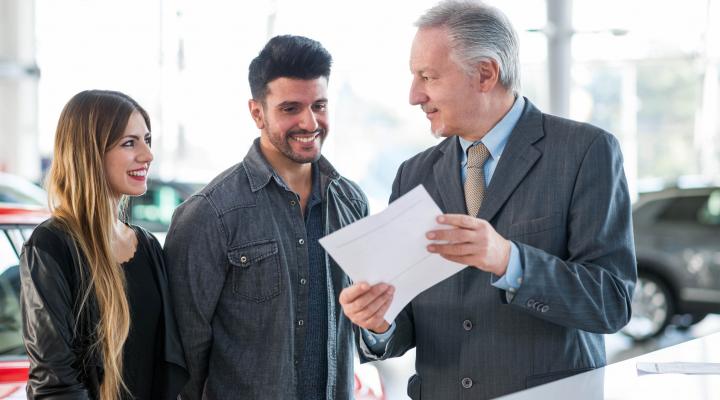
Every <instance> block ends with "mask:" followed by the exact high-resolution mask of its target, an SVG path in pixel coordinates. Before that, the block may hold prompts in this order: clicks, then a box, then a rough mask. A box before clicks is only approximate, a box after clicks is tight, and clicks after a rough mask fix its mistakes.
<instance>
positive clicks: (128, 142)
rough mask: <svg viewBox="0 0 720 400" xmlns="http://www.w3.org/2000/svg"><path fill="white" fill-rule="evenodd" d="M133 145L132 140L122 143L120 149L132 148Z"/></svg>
mask: <svg viewBox="0 0 720 400" xmlns="http://www.w3.org/2000/svg"><path fill="white" fill-rule="evenodd" d="M134 144H135V141H134V140H128V141H127V142H123V144H122V147H132V146H133V145H134Z"/></svg>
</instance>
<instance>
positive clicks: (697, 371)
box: [637, 362, 720, 375]
mask: <svg viewBox="0 0 720 400" xmlns="http://www.w3.org/2000/svg"><path fill="white" fill-rule="evenodd" d="M637 369H638V371H639V372H640V373H641V374H689V375H715V374H720V363H707V362H661V363H652V362H639V363H637Z"/></svg>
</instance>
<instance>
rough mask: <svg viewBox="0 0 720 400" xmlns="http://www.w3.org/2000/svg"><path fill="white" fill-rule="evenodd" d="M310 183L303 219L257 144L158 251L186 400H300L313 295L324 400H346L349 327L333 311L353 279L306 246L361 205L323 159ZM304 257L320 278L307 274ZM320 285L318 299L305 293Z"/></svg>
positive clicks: (188, 210)
mask: <svg viewBox="0 0 720 400" xmlns="http://www.w3.org/2000/svg"><path fill="white" fill-rule="evenodd" d="M313 177H314V184H313V191H314V193H315V195H316V196H319V200H320V203H319V206H320V207H321V208H320V209H318V206H317V205H315V206H313V204H317V200H318V198H317V197H316V198H315V200H316V201H313V199H312V198H311V200H310V202H309V204H308V211H309V215H308V219H307V220H306V219H305V217H304V216H303V213H301V210H300V207H301V206H300V202H299V200H298V196H297V195H296V194H295V193H293V192H292V191H291V190H289V189H288V187H287V186H286V185H285V184H284V183H283V181H282V179H281V178H280V177H279V176H278V175H277V174H275V172H274V171H273V170H272V167H271V166H270V164H268V162H267V161H266V159H265V158H264V157H263V155H262V153H261V152H260V144H259V140H256V141H255V143H254V144H253V146H252V147H251V149H250V151H249V152H248V154H247V155H246V156H245V159H244V160H243V161H242V162H241V163H240V164H237V165H235V166H234V167H232V168H230V169H228V170H227V171H225V172H223V173H222V174H220V175H219V176H218V177H217V178H215V179H214V180H213V181H212V182H211V183H210V184H208V185H207V186H206V187H205V188H204V189H202V190H201V191H200V192H198V193H197V194H195V195H193V196H192V197H191V198H190V199H188V200H187V201H186V202H185V203H183V204H182V205H181V206H180V207H178V209H177V210H176V211H175V214H174V216H173V220H172V224H171V226H170V230H169V232H168V236H167V239H166V241H165V252H166V257H167V261H168V269H169V274H168V275H169V281H170V289H171V295H172V299H173V305H174V307H175V311H176V317H177V320H178V325H179V329H180V335H181V338H182V342H183V345H184V348H185V352H186V358H187V363H188V369H189V371H190V376H191V377H190V382H189V383H188V384H187V385H186V386H185V388H184V389H183V391H182V398H183V399H218V400H220V399H223V400H224V399H278V400H279V399H298V398H301V397H302V395H301V393H300V392H298V390H302V393H307V392H306V391H307V390H308V387H307V385H300V384H298V380H299V379H308V378H312V377H311V376H309V375H308V374H307V371H303V370H302V369H304V368H308V366H307V365H306V364H307V363H306V361H307V360H309V359H310V360H312V359H314V360H315V361H313V362H317V360H318V357H317V354H313V355H312V356H314V357H310V358H308V357H306V356H305V354H304V352H305V349H306V346H307V348H316V349H317V343H314V346H313V341H312V340H308V338H307V332H308V331H307V329H308V328H310V329H312V328H313V326H314V327H315V328H317V327H318V326H322V324H318V323H312V321H313V320H317V318H312V315H310V314H311V313H310V311H311V308H312V307H313V305H312V304H311V301H313V299H314V300H315V301H314V303H313V304H315V307H316V306H317V304H323V303H324V305H325V307H326V308H327V310H326V313H325V314H326V316H327V324H326V325H325V326H326V328H327V334H326V335H325V336H326V337H327V340H326V348H325V350H326V351H325V354H323V355H322V357H324V358H325V361H326V363H322V362H319V363H320V364H321V365H320V367H323V368H326V369H327V380H326V388H325V390H324V393H325V398H327V399H350V398H352V389H353V383H354V381H353V341H352V326H351V323H350V321H349V320H348V319H347V317H345V315H344V314H343V312H342V309H341V308H340V305H339V303H338V297H339V294H340V291H341V290H342V289H343V288H344V287H346V286H348V285H349V284H350V279H349V278H348V277H347V275H345V273H344V272H343V271H342V270H341V269H340V268H339V267H338V266H337V264H336V263H335V262H334V261H333V260H332V259H330V257H329V256H328V255H327V254H326V253H325V252H324V251H320V252H318V248H317V247H314V246H317V243H313V244H312V245H311V243H310V240H316V239H317V236H318V235H317V234H314V232H316V230H317V224H316V223H317V220H316V219H315V218H314V216H317V215H318V214H317V213H318V212H319V215H320V216H321V217H322V221H321V224H322V230H323V232H324V234H328V233H330V232H333V231H335V230H337V229H339V228H342V227H343V226H346V225H348V224H350V223H352V222H354V221H356V220H358V219H361V218H363V217H364V216H366V215H367V213H368V206H367V199H366V198H365V195H364V194H363V193H362V191H361V190H360V188H359V187H358V186H357V185H356V184H355V183H353V182H351V181H349V180H347V179H345V178H343V177H341V176H340V175H339V174H338V173H337V172H336V171H335V169H334V168H333V167H332V165H330V163H329V162H328V161H327V160H326V159H325V158H324V157H321V158H320V160H318V161H317V162H315V163H313ZM318 189H319V190H318ZM313 221H315V224H313ZM313 226H314V227H315V228H313ZM311 253H312V254H311ZM318 254H319V255H318ZM311 260H320V263H319V264H320V265H319V267H320V268H324V271H320V272H321V273H319V274H318V273H317V272H318V271H317V270H315V272H316V273H314V274H313V268H317V267H318V265H310V262H311ZM318 277H320V278H318ZM317 279H325V281H326V284H325V285H324V287H322V288H321V289H322V290H325V291H326V295H327V296H315V297H313V296H311V295H310V290H311V289H310V287H311V286H313V285H312V281H313V280H317ZM314 287H315V288H318V286H317V285H316V286H314ZM316 294H317V293H316ZM323 298H324V299H326V300H325V301H322V299H323ZM318 299H320V302H318V301H317V300H318ZM315 311H317V310H315ZM315 315H316V316H317V315H318V314H317V313H316V314H315ZM321 361H322V360H321ZM323 381H324V380H323ZM311 386H312V385H311Z"/></svg>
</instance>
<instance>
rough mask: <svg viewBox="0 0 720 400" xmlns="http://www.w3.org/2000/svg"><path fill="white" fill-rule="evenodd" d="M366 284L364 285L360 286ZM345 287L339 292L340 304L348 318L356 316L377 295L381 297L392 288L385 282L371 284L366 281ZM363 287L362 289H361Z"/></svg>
mask: <svg viewBox="0 0 720 400" xmlns="http://www.w3.org/2000/svg"><path fill="white" fill-rule="evenodd" d="M362 285H366V286H362ZM354 286H356V285H353V286H350V287H347V288H345V289H343V291H342V292H340V304H341V305H342V307H343V310H344V311H345V314H346V315H347V316H348V317H350V319H353V318H356V315H357V314H358V313H360V312H363V311H364V310H365V308H366V307H367V306H368V305H369V304H371V303H372V302H373V301H375V300H376V299H377V298H378V297H381V296H382V295H383V294H384V293H386V292H387V291H389V290H394V289H393V288H392V286H390V285H388V284H387V283H378V284H376V285H373V286H369V285H367V283H364V282H363V283H360V284H357V286H358V287H354ZM363 289H364V290H363Z"/></svg>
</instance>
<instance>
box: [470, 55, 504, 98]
mask: <svg viewBox="0 0 720 400" xmlns="http://www.w3.org/2000/svg"><path fill="white" fill-rule="evenodd" d="M473 80H474V82H475V87H476V88H477V90H478V91H480V92H483V93H487V92H489V91H491V90H492V89H493V88H494V87H495V86H496V85H497V84H498V81H500V66H499V65H498V63H497V62H496V61H495V60H483V61H480V62H479V63H477V64H476V65H475V70H474V71H473Z"/></svg>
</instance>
